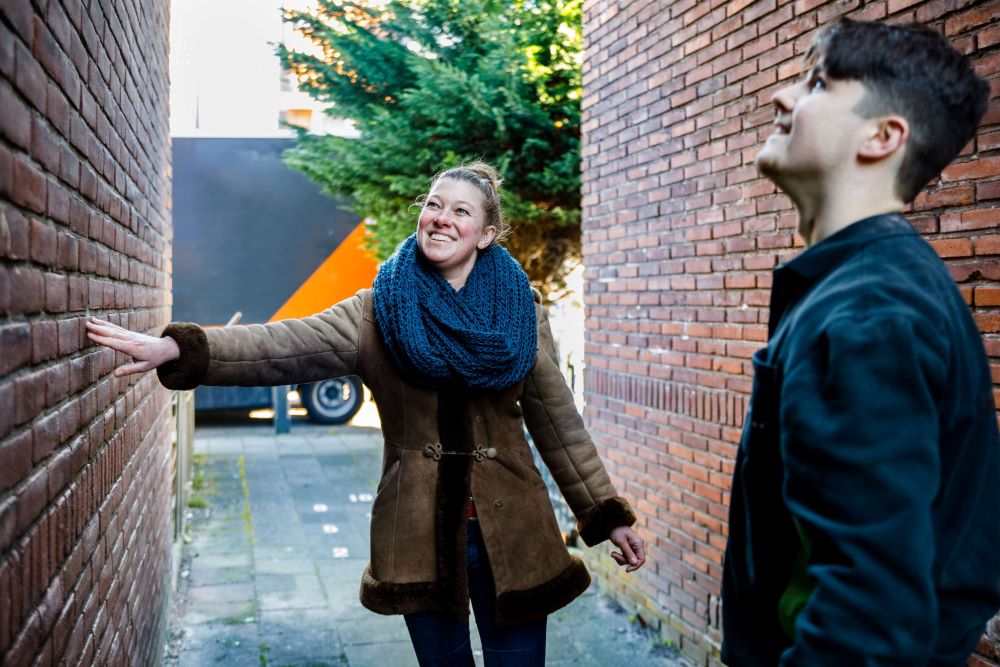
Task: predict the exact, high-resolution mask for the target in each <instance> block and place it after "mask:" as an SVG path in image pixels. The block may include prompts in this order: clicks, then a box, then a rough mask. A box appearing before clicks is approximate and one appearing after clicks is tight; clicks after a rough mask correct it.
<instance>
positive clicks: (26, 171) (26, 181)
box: [11, 156, 45, 213]
mask: <svg viewBox="0 0 1000 667" xmlns="http://www.w3.org/2000/svg"><path fill="white" fill-rule="evenodd" d="M13 167H14V169H13V172H14V173H13V175H14V187H13V191H12V193H11V200H12V201H13V202H14V203H15V204H17V205H19V206H23V207H25V208H28V209H31V210H32V211H34V212H35V213H45V175H44V174H43V173H42V172H41V170H39V169H38V167H36V166H35V165H33V164H32V163H30V162H28V161H27V160H26V159H25V158H23V157H21V156H16V157H14V158H13Z"/></svg>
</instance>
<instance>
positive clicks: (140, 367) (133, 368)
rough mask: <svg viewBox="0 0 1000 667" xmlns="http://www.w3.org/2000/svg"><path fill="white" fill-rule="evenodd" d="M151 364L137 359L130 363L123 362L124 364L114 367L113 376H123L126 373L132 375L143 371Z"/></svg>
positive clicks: (148, 368)
mask: <svg viewBox="0 0 1000 667" xmlns="http://www.w3.org/2000/svg"><path fill="white" fill-rule="evenodd" d="M152 367H153V366H152V364H150V363H149V362H148V361H137V362H135V363H131V364H125V365H124V366H119V367H118V368H116V369H115V377H118V378H120V377H125V376H126V375H132V374H133V373H145V372H146V371H148V370H150V369H151V368H152Z"/></svg>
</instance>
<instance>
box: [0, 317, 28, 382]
mask: <svg viewBox="0 0 1000 667" xmlns="http://www.w3.org/2000/svg"><path fill="white" fill-rule="evenodd" d="M0 350H3V353H2V354H0V376H3V375H6V374H7V373H10V372H11V371H14V370H17V369H18V368H21V367H22V366H27V365H28V364H30V363H31V327H30V326H29V325H28V324H27V323H24V322H20V323H10V324H6V325H3V326H0Z"/></svg>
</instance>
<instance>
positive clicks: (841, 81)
mask: <svg viewBox="0 0 1000 667" xmlns="http://www.w3.org/2000/svg"><path fill="white" fill-rule="evenodd" d="M809 58H810V61H811V64H812V67H811V69H810V70H809V72H808V74H807V75H806V76H805V77H804V79H803V80H802V81H800V82H798V83H796V84H794V85H792V86H789V87H788V88H785V89H784V90H781V91H780V92H778V93H777V94H775V96H774V104H775V111H776V114H775V123H774V124H775V131H774V133H773V134H772V135H771V136H770V137H769V138H768V140H767V143H766V144H765V145H764V147H763V149H762V150H761V151H760V154H759V155H758V157H757V164H758V166H759V168H760V170H761V172H762V173H763V174H764V175H765V176H767V177H768V178H770V179H771V180H773V181H774V182H775V183H776V184H777V185H778V186H779V187H780V188H781V189H782V190H783V191H784V192H785V193H786V194H788V196H789V197H790V198H791V199H792V201H793V202H794V204H795V206H796V208H797V209H798V213H799V231H800V233H801V235H802V238H803V239H804V240H805V242H806V245H807V246H808V247H807V249H806V250H805V251H804V252H803V253H802V254H800V255H799V256H798V257H796V258H795V259H793V260H791V261H790V262H788V263H786V264H784V265H782V266H779V267H778V268H777V269H776V270H775V272H774V286H773V290H772V294H771V310H770V322H769V340H768V345H767V347H766V348H765V349H763V350H761V351H759V352H758V353H757V354H756V355H755V356H754V359H753V364H754V372H755V377H754V387H753V395H752V398H751V409H750V412H748V414H747V418H746V425H745V428H744V432H743V439H742V442H741V444H740V450H739V455H738V458H737V463H736V471H735V475H734V480H733V488H732V504H731V507H730V527H729V530H730V534H729V545H728V547H727V552H726V563H725V575H724V582H723V619H724V631H725V632H724V637H725V641H724V644H723V649H722V659H723V661H724V662H726V663H727V664H729V665H732V666H734V667H756V666H758V665H759V666H765V665H766V666H767V667H773V666H774V665H782V666H792V665H795V666H802V667H826V666H830V667H834V666H835V667H855V666H866V665H871V666H874V665H899V666H903V665H906V666H908V667H909V666H917V665H934V666H945V665H947V666H949V667H953V666H955V665H963V664H965V660H966V658H967V657H968V656H969V654H970V653H971V652H972V651H973V650H974V648H975V646H976V642H977V640H978V638H979V636H980V634H981V633H982V631H983V629H984V624H985V622H986V621H987V620H988V619H989V618H990V616H991V615H992V614H993V613H994V612H996V611H997V609H998V608H1000V548H998V542H997V540H998V536H1000V435H998V431H997V415H996V411H995V409H994V405H993V396H992V382H991V379H990V371H989V368H988V365H987V361H986V355H985V353H984V350H983V343H982V340H981V337H980V334H979V331H978V329H977V327H976V325H975V323H974V321H973V319H972V317H971V315H970V313H969V309H968V307H967V306H966V304H965V302H964V301H963V299H962V297H961V296H960V294H959V292H958V290H957V288H956V287H955V284H954V282H953V281H952V279H951V277H950V276H949V274H948V271H947V270H946V269H945V266H944V264H943V263H942V262H941V260H940V259H938V257H937V255H936V254H935V253H934V251H933V250H932V249H931V247H930V246H929V245H928V244H927V243H926V242H925V241H924V240H923V239H922V238H921V237H920V236H919V235H918V234H916V232H914V230H913V229H912V227H911V226H910V225H909V224H908V223H907V221H906V220H905V219H904V218H903V217H902V216H901V215H900V214H899V211H901V210H902V209H903V208H904V207H905V205H906V203H907V202H910V201H912V200H913V199H914V197H916V195H917V193H918V192H919V191H920V189H921V188H922V187H923V186H924V185H925V184H926V183H927V182H928V181H929V180H930V179H932V178H933V177H935V176H936V175H937V174H938V173H939V172H940V171H941V170H942V169H943V168H944V167H945V166H946V165H947V164H948V163H949V162H950V161H951V160H952V159H954V157H955V156H956V155H957V154H958V152H959V151H960V150H961V149H962V147H963V146H964V145H965V144H966V143H967V142H968V141H969V140H970V139H971V138H972V136H973V135H974V134H975V131H976V127H977V125H978V124H979V121H980V120H981V119H982V116H983V113H984V112H985V107H986V97H987V87H986V84H985V83H984V82H983V81H981V80H979V79H978V78H976V76H975V75H974V74H973V73H972V71H971V69H970V67H969V63H968V60H967V59H966V58H965V57H963V56H961V55H960V54H958V53H957V52H955V50H954V49H952V48H951V47H950V46H949V44H948V43H947V42H946V41H945V40H944V39H943V38H942V37H940V36H939V35H937V34H936V33H934V32H932V31H930V30H927V29H925V28H921V27H918V26H905V27H904V26H894V25H888V24H881V23H859V22H852V21H848V20H844V21H841V22H840V23H837V24H836V25H834V26H832V27H831V28H829V29H827V30H826V31H824V32H823V33H822V34H821V35H820V36H819V37H818V38H817V40H816V41H815V43H814V45H813V47H812V48H811V50H810V54H809Z"/></svg>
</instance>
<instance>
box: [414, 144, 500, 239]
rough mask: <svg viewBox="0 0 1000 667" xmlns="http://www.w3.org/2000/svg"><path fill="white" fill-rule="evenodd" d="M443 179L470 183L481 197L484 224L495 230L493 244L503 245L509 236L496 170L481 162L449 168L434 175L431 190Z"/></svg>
mask: <svg viewBox="0 0 1000 667" xmlns="http://www.w3.org/2000/svg"><path fill="white" fill-rule="evenodd" d="M443 178H450V179H452V180H456V181H465V182H466V183H471V184H472V185H474V186H476V189H477V190H479V192H480V194H482V195H483V205H484V213H485V216H484V217H485V224H486V226H491V225H492V226H493V227H495V228H496V230H497V234H496V236H495V237H493V243H503V242H504V241H505V240H506V239H507V237H508V236H510V232H511V227H510V224H508V223H507V221H506V220H504V217H503V210H502V209H501V208H500V185H501V184H502V183H503V179H502V178H501V177H500V174H498V173H497V170H496V169H494V168H493V167H492V166H491V165H489V164H487V163H486V162H483V161H482V160H475V161H473V162H467V163H465V164H460V165H458V166H456V167H449V168H448V169H444V170H442V171H439V172H438V173H437V174H435V175H434V179H433V180H432V181H431V189H433V188H434V186H435V185H437V182H438V181H440V180H441V179H443ZM491 245H492V244H491Z"/></svg>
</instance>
